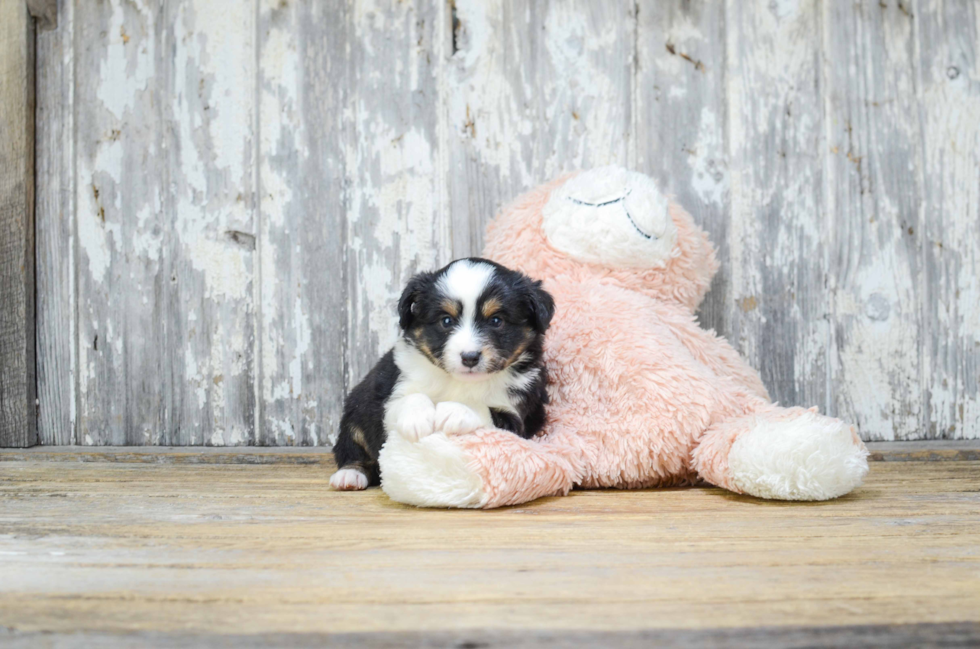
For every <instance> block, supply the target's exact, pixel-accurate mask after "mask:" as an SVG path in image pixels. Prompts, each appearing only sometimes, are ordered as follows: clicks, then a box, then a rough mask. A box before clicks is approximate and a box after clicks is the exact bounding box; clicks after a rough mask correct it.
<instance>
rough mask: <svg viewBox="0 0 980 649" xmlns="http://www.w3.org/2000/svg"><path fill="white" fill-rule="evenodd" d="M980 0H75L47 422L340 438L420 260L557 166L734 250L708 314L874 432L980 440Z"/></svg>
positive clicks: (143, 436)
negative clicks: (670, 210)
mask: <svg viewBox="0 0 980 649" xmlns="http://www.w3.org/2000/svg"><path fill="white" fill-rule="evenodd" d="M978 38H980V8H978V5H977V3H975V2H973V1H972V0H956V1H954V2H948V1H940V0H918V1H913V0H901V1H897V0H874V1H873V2H851V1H841V2H831V1H830V0H823V1H819V0H799V1H792V0H784V1H780V2H775V3H772V2H768V1H763V0H758V1H755V2H741V1H736V0H729V1H728V2H727V3H725V4H720V3H714V4H712V3H690V2H685V1H683V0H668V1H663V2H645V1H639V2H634V1H632V0H622V1H618V0H617V1H613V2H607V1H605V0H603V1H599V0H573V1H571V2H532V1H531V0H496V1H483V0H455V1H452V0H450V1H448V2H437V1H426V0H414V1H407V2H380V1H378V2H369V1H364V2H346V3H345V2H330V3H313V2H283V1H279V0H256V2H254V3H231V4H228V3H220V2H216V1H215V0H193V1H191V0H187V1H179V0H161V1H160V2H125V3H123V2H117V1H115V0H107V1H105V2H100V3H96V4H90V3H78V2H73V1H72V0H61V2H60V3H59V10H58V26H57V29H55V30H52V31H48V32H42V33H41V34H40V35H39V40H38V48H39V49H38V79H39V83H38V102H39V108H38V111H39V112H38V116H39V125H38V184H39V186H38V212H37V218H38V286H39V295H38V299H39V302H38V305H39V306H38V322H39V328H38V354H39V358H40V361H39V379H38V388H39V394H40V420H39V421H40V426H39V428H40V436H41V440H42V442H43V443H45V444H66V443H80V444H123V443H125V444H216V445H218V444H226V445H230V444H270V445H273V444H279V445H281V444H287V445H288V444H326V443H329V442H330V440H331V439H332V436H333V432H334V429H335V428H336V425H337V421H338V415H339V409H340V405H341V400H342V396H343V393H344V391H345V390H346V389H347V388H349V387H350V386H351V384H352V383H354V382H356V381H357V380H358V379H359V378H360V377H361V376H362V375H363V374H364V373H365V372H366V371H367V370H368V368H369V367H370V366H371V364H372V363H373V362H374V360H375V359H376V357H377V356H378V354H379V353H380V352H381V351H382V350H383V349H385V348H386V347H388V346H389V345H390V344H391V342H392V340H393V338H394V336H395V324H394V318H393V315H392V314H393V311H394V305H395V301H396V300H397V296H398V294H399V291H400V288H401V286H402V285H403V283H404V281H405V280H406V279H407V278H408V277H409V276H410V275H411V274H412V273H414V272H415V271H416V270H419V269H424V268H432V267H436V266H438V265H441V264H443V263H445V262H447V261H448V260H450V259H451V258H453V257H458V256H464V255H468V254H473V253H476V252H478V251H479V250H480V248H481V245H482V236H483V227H484V225H485V224H486V222H487V221H488V220H489V218H491V217H492V215H493V213H494V212H495V211H496V210H497V209H499V207H500V206H501V205H502V204H503V203H505V202H506V201H508V200H509V199H511V198H513V197H514V196H516V195H517V194H518V193H520V192H521V191H523V190H525V189H527V188H528V187H530V186H533V185H535V184H537V183H539V182H542V181H544V180H547V179H549V178H551V177H554V176H555V175H557V174H560V173H563V172H565V171H571V170H575V169H579V168H583V167H590V166H594V165H601V164H608V163H617V164H626V165H629V166H632V167H634V168H637V169H639V170H641V171H645V172H647V173H650V174H652V175H653V176H655V177H656V178H658V179H659V180H660V182H661V183H662V184H663V186H664V187H665V189H666V190H668V191H670V192H672V193H674V194H675V195H676V196H677V197H678V199H679V200H680V201H681V202H682V203H683V204H684V205H685V206H686V207H687V208H688V209H689V210H690V211H691V212H692V213H693V214H694V216H695V219H696V220H697V221H698V222H699V223H701V224H703V225H704V227H706V228H707V229H708V230H709V232H710V233H711V235H712V237H713V238H714V240H715V242H716V243H717V244H718V246H719V250H720V253H721V259H722V261H723V268H722V272H721V273H720V275H719V277H718V279H717V280H716V282H715V284H714V287H713V289H712V292H711V294H710V295H709V297H708V299H707V301H706V303H705V305H704V306H703V308H702V311H701V318H702V321H703V322H704V323H705V324H706V325H707V326H711V327H714V328H716V329H718V330H719V331H721V332H722V333H724V334H725V335H727V336H729V337H730V339H731V340H732V341H733V343H734V344H735V345H736V346H737V347H738V348H739V349H740V350H741V352H742V353H743V354H745V355H746V357H747V358H748V359H749V360H750V361H751V362H752V363H753V364H754V365H755V366H756V367H758V368H760V370H761V371H762V374H763V378H764V380H765V382H766V384H767V385H768V386H769V388H770V390H771V392H772V394H773V396H774V398H776V399H778V400H779V401H781V402H783V403H798V404H802V405H818V406H820V407H821V408H823V409H825V410H826V411H828V412H830V413H833V414H836V415H839V416H842V417H845V418H848V419H852V420H854V421H856V422H857V423H858V424H859V426H860V427H861V430H862V434H863V435H864V436H865V437H866V438H867V439H917V438H923V437H932V438H935V437H980V279H978V277H980V47H978Z"/></svg>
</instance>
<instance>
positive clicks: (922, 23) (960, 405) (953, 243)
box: [916, 0, 980, 439]
mask: <svg viewBox="0 0 980 649" xmlns="http://www.w3.org/2000/svg"><path fill="white" fill-rule="evenodd" d="M916 8H917V11H916V20H917V27H918V29H917V32H916V55H917V57H918V61H917V63H918V65H917V69H918V74H919V84H920V85H919V87H918V88H917V99H918V118H919V120H920V121H921V124H922V139H921V143H922V144H921V146H922V151H923V153H922V158H923V164H922V165H921V166H920V172H921V174H922V178H923V180H922V184H923V187H924V188H925V191H924V202H923V207H922V211H921V214H920V219H921V228H922V229H921V233H922V234H921V245H922V253H923V254H922V260H921V262H920V264H921V273H920V276H919V287H918V290H919V297H920V299H921V300H922V322H923V335H922V339H921V340H920V354H921V361H920V362H921V367H922V375H921V390H922V393H921V399H922V404H923V405H922V408H923V413H922V414H923V420H922V426H921V428H920V429H919V430H918V435H920V436H926V437H932V438H937V437H950V438H957V437H958V438H973V439H977V438H980V245H978V242H980V182H978V181H977V178H980V44H978V43H980V7H978V6H977V3H975V2H970V1H969V0H960V1H958V2H935V1H923V2H919V3H917V5H916Z"/></svg>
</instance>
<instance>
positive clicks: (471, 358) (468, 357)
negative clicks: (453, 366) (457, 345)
mask: <svg viewBox="0 0 980 649" xmlns="http://www.w3.org/2000/svg"><path fill="white" fill-rule="evenodd" d="M459 357H460V358H461V359H462V360H463V365H465V366H466V367H476V364H477V363H479V362H480V352H463V353H461V354H460V355H459Z"/></svg>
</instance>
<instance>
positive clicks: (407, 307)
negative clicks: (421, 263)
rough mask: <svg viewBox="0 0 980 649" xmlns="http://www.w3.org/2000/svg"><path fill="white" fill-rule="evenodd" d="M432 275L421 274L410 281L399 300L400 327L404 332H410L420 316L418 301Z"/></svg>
mask: <svg viewBox="0 0 980 649" xmlns="http://www.w3.org/2000/svg"><path fill="white" fill-rule="evenodd" d="M431 279H432V273H419V274H418V275H416V276H415V277H413V278H412V279H410V280H408V284H407V285H406V286H405V290H404V291H402V296H401V298H399V300H398V326H399V327H401V328H402V331H406V330H408V328H409V327H411V326H412V323H413V322H414V321H415V317H416V316H417V315H418V299H419V297H420V296H421V295H422V292H423V290H425V287H426V285H427V284H428V283H429V282H430V281H431Z"/></svg>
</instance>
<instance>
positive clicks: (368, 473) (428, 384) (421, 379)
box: [330, 258, 555, 489]
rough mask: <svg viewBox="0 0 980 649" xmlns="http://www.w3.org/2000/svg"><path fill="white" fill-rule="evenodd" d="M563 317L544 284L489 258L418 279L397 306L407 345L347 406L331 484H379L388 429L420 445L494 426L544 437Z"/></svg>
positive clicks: (453, 265)
mask: <svg viewBox="0 0 980 649" xmlns="http://www.w3.org/2000/svg"><path fill="white" fill-rule="evenodd" d="M554 309H555V307H554V300H552V298H551V295H549V294H548V293H547V292H546V291H545V290H544V289H542V288H541V282H539V281H534V280H532V279H531V278H529V277H527V276H526V275H524V274H522V273H519V272H516V271H513V270H509V269H507V268H504V267H503V266H501V265H500V264H497V263H494V262H492V261H488V260H486V259H479V258H469V259H460V260H457V261H454V262H452V263H451V264H449V265H448V266H446V267H445V268H442V269H440V270H438V271H435V272H432V273H420V274H418V275H416V276H415V277H413V278H412V279H411V281H409V283H408V286H407V287H406V288H405V291H404V293H402V296H401V299H400V300H399V302H398V324H399V327H400V329H401V337H400V338H399V340H398V341H397V342H396V343H395V346H394V348H393V349H392V350H390V351H389V352H388V353H387V354H385V355H384V356H383V357H382V358H381V360H380V361H379V362H378V364H377V365H375V366H374V368H373V369H372V370H371V371H370V372H368V374H367V376H366V377H364V380H363V381H361V383H360V384H358V386H357V387H355V388H354V389H353V390H351V393H350V394H349V395H348V396H347V400H346V402H345V403H344V415H343V418H342V419H341V421H340V435H339V437H338V438H337V443H336V444H335V445H334V449H333V452H334V457H335V458H336V460H337V466H338V467H339V469H338V471H337V472H336V473H335V474H334V475H333V476H332V477H331V478H330V484H331V485H332V486H333V487H334V488H335V489H364V488H366V487H367V486H369V485H377V484H380V480H381V476H380V472H379V469H378V452H379V451H380V450H381V446H382V445H383V444H384V442H385V439H386V437H387V434H388V431H396V432H397V433H398V434H400V435H402V436H403V437H405V438H407V439H409V440H413V441H414V440H418V439H421V438H422V437H425V436H427V435H430V434H432V433H433V432H436V431H440V432H443V433H445V434H447V435H452V434H461V433H468V432H472V431H474V430H476V429H478V428H481V427H485V426H495V427H497V428H502V429H505V430H509V431H512V432H513V433H515V434H517V435H520V436H521V437H525V438H529V437H532V436H534V435H535V434H536V433H538V431H540V430H541V428H542V426H543V425H544V421H545V412H544V406H545V404H546V403H547V401H548V395H547V392H546V391H545V385H546V382H547V376H546V374H545V367H544V363H543V361H542V344H543V342H544V333H545V331H546V330H547V328H548V325H549V324H550V323H551V317H552V315H553V314H554Z"/></svg>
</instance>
